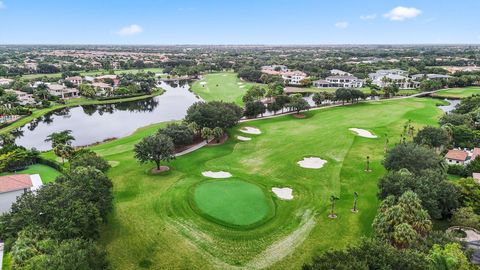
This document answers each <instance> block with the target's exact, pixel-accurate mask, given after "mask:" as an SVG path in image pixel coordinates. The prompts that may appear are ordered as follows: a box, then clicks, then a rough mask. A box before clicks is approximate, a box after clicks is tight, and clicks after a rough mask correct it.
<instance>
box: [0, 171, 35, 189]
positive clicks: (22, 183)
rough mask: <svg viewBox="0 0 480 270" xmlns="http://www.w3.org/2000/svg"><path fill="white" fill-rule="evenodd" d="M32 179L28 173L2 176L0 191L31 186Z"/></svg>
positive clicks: (0, 177)
mask: <svg viewBox="0 0 480 270" xmlns="http://www.w3.org/2000/svg"><path fill="white" fill-rule="evenodd" d="M32 185H33V184H32V179H30V175H28V174H15V175H6V176H0V193H3V192H9V191H14V190H19V189H25V188H31V187H32Z"/></svg>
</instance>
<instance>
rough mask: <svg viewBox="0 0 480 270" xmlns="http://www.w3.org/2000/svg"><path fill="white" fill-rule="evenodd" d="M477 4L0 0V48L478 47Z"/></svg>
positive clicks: (461, 0)
mask: <svg viewBox="0 0 480 270" xmlns="http://www.w3.org/2000/svg"><path fill="white" fill-rule="evenodd" d="M479 9H480V2H477V1H469V0H459V1H442V0H440V1H438V0H437V1H434V0H422V1H413V0H410V1H376V0H339V1H314V0H256V1H254V0H245V1H219V0H208V1H194V0H181V1H166V0H163V1H155V2H154V1H146V0H139V1H125V0H119V1H101V2H98V1H93V0H84V1H81V2H78V1H75V2H74V1H59V0H43V1H27V0H0V25H1V27H0V44H106V45H108V44H118V45H122V44H125V45H135V44H145V45H175V44H198V45H207V44H219V45H223V44H225V45H227V44H230V45H234V44H259V45H260V44H268V45H322V44H478V43H480V27H479V26H480V22H478V20H477V19H476V17H477V14H476V13H477V11H478V10H479Z"/></svg>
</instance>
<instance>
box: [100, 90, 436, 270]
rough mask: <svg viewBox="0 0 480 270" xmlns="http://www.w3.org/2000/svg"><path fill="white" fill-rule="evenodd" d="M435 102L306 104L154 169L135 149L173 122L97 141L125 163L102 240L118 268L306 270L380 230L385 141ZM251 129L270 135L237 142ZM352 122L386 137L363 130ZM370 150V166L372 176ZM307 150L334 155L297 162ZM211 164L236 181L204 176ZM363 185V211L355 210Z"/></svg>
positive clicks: (429, 113) (429, 121) (428, 113)
mask: <svg viewBox="0 0 480 270" xmlns="http://www.w3.org/2000/svg"><path fill="white" fill-rule="evenodd" d="M437 102H438V101H436V100H434V99H426V98H424V99H423V98H407V99H399V100H385V101H380V102H366V103H359V104H355V105H352V106H340V107H335V108H327V109H321V110H312V111H308V112H305V115H306V117H305V118H304V119H296V118H295V117H293V116H291V115H285V116H281V117H277V118H271V119H263V120H255V121H249V122H246V123H240V124H239V125H237V126H235V127H233V128H231V129H230V130H228V133H229V137H230V139H229V140H227V141H226V142H225V143H224V144H222V145H215V146H206V147H203V148H201V149H199V150H196V151H194V152H192V153H189V154H187V155H184V156H180V157H177V158H176V159H175V160H173V161H171V162H169V163H165V164H164V165H168V166H169V167H170V171H168V172H164V173H161V174H157V175H153V174H151V173H150V169H151V168H152V167H153V166H154V165H153V164H140V163H138V162H137V161H136V160H135V158H134V154H133V151H132V149H133V146H134V145H135V143H137V142H138V141H139V140H141V139H142V138H143V137H144V136H146V135H149V134H153V133H154V132H156V131H157V129H158V128H159V127H162V126H164V125H165V124H164V123H163V124H155V125H153V126H149V127H145V128H142V129H140V130H139V131H138V132H136V133H135V134H133V135H131V136H129V137H125V138H121V139H118V140H114V141H110V142H107V143H104V144H100V145H97V146H93V147H92V148H91V149H92V150H94V151H96V152H97V153H98V154H100V155H101V156H103V157H104V158H105V159H107V160H108V161H110V162H114V163H115V164H117V166H115V167H113V168H111V169H110V171H109V172H108V174H109V177H110V178H111V179H112V181H113V184H114V185H113V192H114V209H113V213H112V214H111V216H110V220H109V223H108V224H107V225H105V226H106V227H105V228H104V229H103V230H102V232H101V238H100V244H101V245H102V246H103V247H105V248H106V250H107V256H108V260H109V262H110V264H111V267H112V269H142V267H143V268H144V266H145V265H148V266H149V268H150V269H300V268H301V266H302V265H303V264H304V263H306V262H310V260H311V258H312V256H313V255H315V254H320V253H321V252H324V251H327V250H331V249H336V248H344V247H346V246H347V245H349V244H355V243H356V242H357V241H359V240H360V239H361V237H362V236H370V235H371V233H372V227H371V224H372V221H373V218H374V217H375V214H376V212H377V208H378V204H379V201H378V198H377V192H378V187H377V183H378V180H379V178H380V177H381V176H382V175H383V174H384V173H385V170H384V168H383V166H382V160H383V158H384V155H385V153H384V149H385V143H386V142H388V147H392V146H393V145H394V144H395V143H398V142H399V141H400V140H401V139H400V138H401V134H402V132H403V127H404V125H405V123H406V122H407V121H409V120H411V121H412V123H413V125H414V126H415V128H416V129H418V128H420V127H422V126H424V125H433V126H435V125H437V120H438V118H439V117H440V116H441V114H442V112H441V110H440V109H438V108H437V107H436V104H437ZM245 127H252V128H257V129H259V130H261V131H262V133H261V134H249V135H248V137H249V138H251V140H249V141H240V140H238V139H236V138H237V136H242V135H243V136H245V134H244V133H242V132H241V131H240V129H242V128H245ZM350 128H358V129H364V130H368V131H370V132H371V133H372V134H375V135H377V136H378V137H377V138H364V137H361V136H357V135H356V134H355V133H353V132H351V131H350V130H349V129H350ZM387 138H388V140H387ZM409 139H411V138H409ZM367 156H369V157H370V169H371V170H372V171H371V172H365V162H366V157H367ZM305 157H321V159H322V160H325V161H326V163H325V164H324V165H323V167H321V168H319V169H308V168H302V167H300V166H298V164H297V162H298V161H299V160H302V159H304V158H305ZM205 171H213V172H219V171H224V172H229V173H231V174H232V176H233V177H232V178H226V179H207V178H205V177H204V176H203V175H202V172H205ZM210 183H211V184H210ZM273 187H288V188H291V189H292V190H293V191H294V194H295V196H294V198H293V199H292V200H281V199H279V198H277V197H276V196H275V195H274V194H273V192H272V191H271V190H272V188H273ZM226 192H230V193H228V194H227V193H226ZM354 192H358V194H359V197H358V210H359V211H358V213H352V212H351V210H350V209H351V208H352V205H353V198H354ZM331 195H335V196H337V197H339V198H340V199H339V200H338V201H337V204H336V210H335V212H336V214H337V216H338V218H336V219H329V218H328V214H329V211H330V202H329V198H330V196H331ZM244 200H248V202H245V201H244ZM192 201H193V202H192ZM244 203H245V204H244ZM245 205H247V206H245ZM196 207H197V208H201V211H200V209H195V208H196ZM239 209H243V210H245V209H248V211H246V210H245V212H244V213H241V212H238V211H239ZM253 209H259V210H256V211H258V213H255V214H252V212H251V210H253ZM205 213H208V215H209V216H207V215H206V214H205ZM222 222H223V224H222ZM227 223H228V224H227ZM232 224H234V225H232ZM235 224H236V225H241V226H235ZM245 224H250V225H246V226H247V228H245V226H243V225H245Z"/></svg>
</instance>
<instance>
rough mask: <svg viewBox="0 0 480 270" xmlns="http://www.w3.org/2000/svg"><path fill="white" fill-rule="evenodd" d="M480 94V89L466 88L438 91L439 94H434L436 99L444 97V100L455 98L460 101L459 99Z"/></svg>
mask: <svg viewBox="0 0 480 270" xmlns="http://www.w3.org/2000/svg"><path fill="white" fill-rule="evenodd" d="M478 94H480V87H475V86H472V87H464V88H449V89H445V90H441V91H438V92H437V93H435V94H434V96H436V97H442V98H453V99H459V98H466V97H469V96H472V95H478Z"/></svg>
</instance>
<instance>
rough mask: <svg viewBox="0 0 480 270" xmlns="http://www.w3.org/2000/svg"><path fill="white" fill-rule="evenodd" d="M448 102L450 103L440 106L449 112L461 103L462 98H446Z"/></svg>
mask: <svg viewBox="0 0 480 270" xmlns="http://www.w3.org/2000/svg"><path fill="white" fill-rule="evenodd" d="M445 101H446V102H448V105H444V106H438V108H440V109H441V110H442V111H443V112H445V113H449V112H451V111H453V110H454V109H455V107H456V106H457V105H458V104H460V100H458V99H445Z"/></svg>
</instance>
